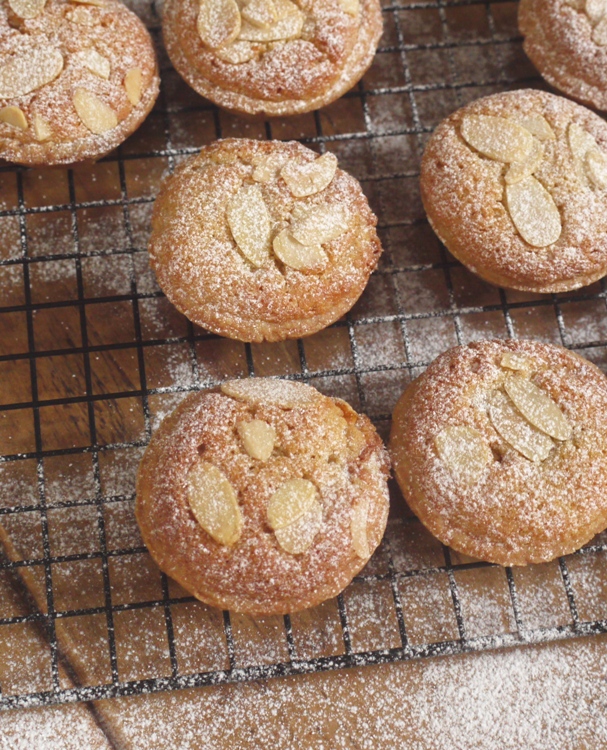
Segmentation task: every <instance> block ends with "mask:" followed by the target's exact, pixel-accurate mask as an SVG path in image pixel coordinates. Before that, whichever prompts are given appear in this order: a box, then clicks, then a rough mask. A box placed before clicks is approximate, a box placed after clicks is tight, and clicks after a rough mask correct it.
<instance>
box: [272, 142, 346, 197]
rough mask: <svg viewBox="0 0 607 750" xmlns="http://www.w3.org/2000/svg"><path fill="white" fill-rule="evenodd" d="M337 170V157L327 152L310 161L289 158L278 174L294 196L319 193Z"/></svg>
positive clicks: (328, 183)
mask: <svg viewBox="0 0 607 750" xmlns="http://www.w3.org/2000/svg"><path fill="white" fill-rule="evenodd" d="M336 170H337V157H336V156H335V154H332V153H331V152H327V153H326V154H323V155H322V156H319V157H318V159H315V160H314V161H312V162H304V163H303V164H302V163H301V162H299V161H297V159H290V160H289V161H288V162H287V163H286V164H285V165H284V167H283V168H282V170H281V172H280V176H281V177H282V178H283V180H284V181H285V182H286V183H287V185H288V186H289V190H290V191H291V192H292V193H293V195H294V196H295V197H296V198H305V197H306V196H307V195H314V194H316V193H320V191H321V190H324V189H325V188H326V187H327V186H328V185H330V184H331V182H332V181H333V178H334V177H335V171H336Z"/></svg>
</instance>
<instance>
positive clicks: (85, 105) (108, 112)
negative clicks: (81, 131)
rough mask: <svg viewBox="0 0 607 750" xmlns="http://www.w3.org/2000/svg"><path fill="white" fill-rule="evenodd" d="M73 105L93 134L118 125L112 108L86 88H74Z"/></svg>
mask: <svg viewBox="0 0 607 750" xmlns="http://www.w3.org/2000/svg"><path fill="white" fill-rule="evenodd" d="M73 102H74V107H75V108H76V112H78V116H79V117H80V119H81V120H82V122H83V123H84V125H85V126H86V127H87V128H88V129H89V130H90V131H91V133H95V135H103V133H106V132H107V131H108V130H111V129H112V128H115V127H116V125H118V118H117V117H116V113H115V112H114V110H113V109H112V108H111V107H109V106H108V105H107V104H106V103H105V102H103V101H101V99H100V98H99V97H98V96H96V95H95V94H93V92H92V91H88V90H87V89H76V91H75V92H74V96H73Z"/></svg>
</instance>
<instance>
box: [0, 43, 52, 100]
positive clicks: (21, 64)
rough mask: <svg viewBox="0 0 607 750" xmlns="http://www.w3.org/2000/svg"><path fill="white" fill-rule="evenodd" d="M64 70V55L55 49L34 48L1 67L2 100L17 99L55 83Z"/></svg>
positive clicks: (0, 95) (0, 91)
mask: <svg viewBox="0 0 607 750" xmlns="http://www.w3.org/2000/svg"><path fill="white" fill-rule="evenodd" d="M62 70H63V55H62V54H61V52H59V50H58V49H55V48H54V47H44V46H39V47H34V48H33V49H30V50H28V51H27V52H23V53H20V54H18V55H14V56H13V57H11V58H10V59H9V61H8V62H7V63H5V64H4V65H2V66H1V67H0V99H15V98H17V97H20V96H25V94H29V93H30V92H31V91H36V89H39V88H41V87H42V86H44V85H45V84H47V83H50V82H51V81H54V80H55V78H57V76H58V75H59V74H60V73H61V71H62Z"/></svg>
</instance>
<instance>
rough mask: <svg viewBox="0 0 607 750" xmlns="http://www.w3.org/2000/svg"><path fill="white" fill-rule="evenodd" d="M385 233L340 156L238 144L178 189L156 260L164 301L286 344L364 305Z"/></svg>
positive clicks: (164, 218)
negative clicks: (361, 302) (362, 299)
mask: <svg viewBox="0 0 607 750" xmlns="http://www.w3.org/2000/svg"><path fill="white" fill-rule="evenodd" d="M376 223H377V219H376V217H375V216H374V214H373V213H372V212H371V210H370V208H369V204H368V202H367V199H366V198H365V196H364V194H363V192H362V190H361V187H360V185H359V183H358V182H357V181H356V180H355V179H354V178H353V177H351V176H350V175H348V174H347V173H345V172H343V171H342V170H340V169H338V168H337V159H336V158H335V157H334V156H333V154H330V153H327V154H325V155H323V156H321V157H319V156H318V154H316V153H315V152H314V151H311V150H310V149H307V148H305V147H304V146H302V145H300V144H299V143H296V142H289V143H284V142H279V141H265V142H264V141H255V140H248V139H236V138H234V139H227V140H224V141H217V142H215V143H213V144H211V145H210V146H205V147H204V148H203V149H202V151H201V153H200V155H198V156H195V157H193V158H191V159H189V160H188V161H187V162H186V163H185V164H183V165H182V166H181V167H179V168H178V169H177V170H176V172H175V174H174V175H173V176H172V177H170V178H169V179H168V180H167V182H166V183H165V185H164V186H163V187H162V189H161V191H160V194H159V196H158V198H157V200H156V204H155V206H154V213H153V216H152V234H151V238H150V243H149V252H150V258H151V263H152V267H153V268H154V271H155V272H156V276H157V278H158V283H159V284H160V286H161V287H162V289H163V291H164V293H165V294H166V295H167V297H168V298H169V299H170V301H171V302H172V303H173V304H174V305H175V307H177V309H178V310H180V311H181V312H182V313H183V314H184V315H186V316H187V317H188V318H189V319H190V320H192V321H193V322H194V323H196V324H198V325H200V326H202V327H204V328H207V329H209V330H211V331H213V332H215V333H219V334H221V335H222V336H228V337H230V338H235V339H239V340H241V341H264V340H266V341H282V340H283V339H287V338H295V337H298V336H306V335H309V334H312V333H315V332H316V331H319V330H320V329H322V328H325V327H326V326H328V325H330V324H331V323H333V322H334V321H336V320H337V319H338V318H340V317H341V316H342V315H343V314H344V313H346V312H347V311H348V310H349V309H350V308H351V307H352V305H354V303H355V302H356V300H357V299H358V298H359V297H360V295H361V294H362V292H363V290H364V288H365V286H366V284H367V281H368V279H369V276H370V274H371V272H372V271H373V270H374V269H375V267H376V265H377V261H378V259H379V255H380V254H381V245H380V242H379V239H378V237H377V233H376V231H375V225H376Z"/></svg>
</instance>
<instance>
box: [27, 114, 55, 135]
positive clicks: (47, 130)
mask: <svg viewBox="0 0 607 750" xmlns="http://www.w3.org/2000/svg"><path fill="white" fill-rule="evenodd" d="M32 125H33V126H34V134H35V136H36V140H38V141H48V139H49V138H50V137H51V136H52V135H53V131H52V130H51V126H50V125H49V124H48V122H47V121H46V120H45V119H44V118H43V117H40V115H34V117H33V119H32Z"/></svg>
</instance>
